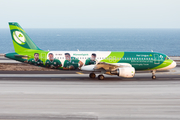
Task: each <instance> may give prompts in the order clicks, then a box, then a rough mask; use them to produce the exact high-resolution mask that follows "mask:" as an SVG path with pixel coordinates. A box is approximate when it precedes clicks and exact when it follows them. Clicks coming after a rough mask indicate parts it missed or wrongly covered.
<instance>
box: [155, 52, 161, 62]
mask: <svg viewBox="0 0 180 120" xmlns="http://www.w3.org/2000/svg"><path fill="white" fill-rule="evenodd" d="M154 64H160V57H159V55H158V54H154Z"/></svg>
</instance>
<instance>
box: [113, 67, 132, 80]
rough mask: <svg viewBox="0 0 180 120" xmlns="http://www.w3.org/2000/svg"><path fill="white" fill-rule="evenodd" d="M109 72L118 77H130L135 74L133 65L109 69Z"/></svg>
mask: <svg viewBox="0 0 180 120" xmlns="http://www.w3.org/2000/svg"><path fill="white" fill-rule="evenodd" d="M110 73H111V74H112V75H118V76H119V77H125V78H132V77H134V75H135V69H134V68H133V67H123V68H118V69H116V70H113V71H110Z"/></svg>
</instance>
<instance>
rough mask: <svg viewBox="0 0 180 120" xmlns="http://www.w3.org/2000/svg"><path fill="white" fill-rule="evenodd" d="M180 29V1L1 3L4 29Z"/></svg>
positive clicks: (18, 0) (14, 0) (0, 22)
mask: <svg viewBox="0 0 180 120" xmlns="http://www.w3.org/2000/svg"><path fill="white" fill-rule="evenodd" d="M8 22H18V23H19V24H20V25H21V26H23V28H180V0H0V28H8Z"/></svg>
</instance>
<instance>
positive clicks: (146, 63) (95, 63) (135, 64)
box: [5, 22, 176, 80]
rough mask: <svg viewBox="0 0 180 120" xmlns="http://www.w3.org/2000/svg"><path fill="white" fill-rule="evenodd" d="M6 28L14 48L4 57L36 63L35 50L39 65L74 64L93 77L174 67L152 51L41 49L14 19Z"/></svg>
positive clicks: (59, 67) (168, 59) (62, 67)
mask: <svg viewBox="0 0 180 120" xmlns="http://www.w3.org/2000/svg"><path fill="white" fill-rule="evenodd" d="M9 28H10V33H11V36H12V41H13V45H14V50H15V52H13V53H7V54H5V57H7V58H9V59H13V60H16V61H20V62H27V61H29V60H31V62H32V63H36V64H34V65H40V64H37V63H38V61H36V59H35V54H37V56H38V58H37V60H40V62H42V65H41V66H42V67H43V66H44V67H48V68H55V69H64V70H71V68H72V69H74V68H77V69H80V70H81V71H88V72H89V77H90V78H95V77H96V74H95V73H96V72H99V73H100V74H99V75H98V79H99V80H103V79H104V74H107V75H117V76H119V77H124V78H132V77H134V76H135V71H151V72H152V79H156V76H155V73H156V71H158V70H169V69H172V68H175V67H176V62H174V61H173V60H171V59H170V58H169V57H168V56H167V55H165V54H162V53H158V52H152V51H151V52H124V51H79V50H78V51H44V50H41V49H39V48H38V47H37V46H36V45H35V44H34V42H33V41H32V40H31V38H30V37H29V36H28V35H27V33H26V32H25V31H24V29H23V28H22V27H21V26H20V25H19V24H18V23H17V22H9ZM48 57H49V59H50V60H48ZM93 57H94V58H93ZM51 59H52V60H51ZM55 60H56V61H55ZM40 62H39V63H40ZM27 63H28V62H27ZM57 64H58V65H57ZM68 65H69V66H68ZM74 66H75V67H74Z"/></svg>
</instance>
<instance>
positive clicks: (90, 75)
mask: <svg viewBox="0 0 180 120" xmlns="http://www.w3.org/2000/svg"><path fill="white" fill-rule="evenodd" d="M89 77H90V78H96V74H95V73H90V74H89ZM98 79H99V80H104V75H102V74H101V75H98Z"/></svg>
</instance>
